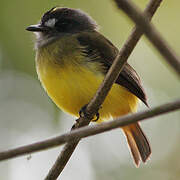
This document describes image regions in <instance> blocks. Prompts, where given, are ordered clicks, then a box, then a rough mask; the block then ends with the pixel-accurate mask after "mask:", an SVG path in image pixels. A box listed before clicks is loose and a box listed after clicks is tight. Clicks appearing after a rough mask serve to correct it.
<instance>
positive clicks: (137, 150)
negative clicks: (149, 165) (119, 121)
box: [123, 123, 151, 167]
mask: <svg viewBox="0 0 180 180" xmlns="http://www.w3.org/2000/svg"><path fill="white" fill-rule="evenodd" d="M123 131H124V133H125V135H126V137H127V142H128V145H129V147H130V150H131V153H132V156H133V159H134V162H135V164H136V166H137V167H138V166H139V164H140V160H142V161H143V162H146V160H147V159H148V158H149V156H150V154H151V148H150V145H149V142H148V140H147V138H146V136H145V134H144V133H143V131H142V129H141V127H140V125H139V124H138V123H135V124H132V125H128V126H125V127H123Z"/></svg>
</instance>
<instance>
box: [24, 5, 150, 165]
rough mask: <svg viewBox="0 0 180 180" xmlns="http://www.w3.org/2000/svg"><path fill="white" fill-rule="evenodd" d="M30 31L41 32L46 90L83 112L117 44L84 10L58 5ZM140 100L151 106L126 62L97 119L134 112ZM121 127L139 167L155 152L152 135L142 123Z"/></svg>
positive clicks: (39, 57) (70, 109)
mask: <svg viewBox="0 0 180 180" xmlns="http://www.w3.org/2000/svg"><path fill="white" fill-rule="evenodd" d="M26 30H28V31H31V32H34V33H35V35H36V39H35V51H36V57H35V62H36V70H37V74H38V78H39V80H40V82H41V84H42V86H43V87H44V89H45V91H46V92H47V94H48V95H49V97H50V98H51V99H52V101H53V102H54V103H55V104H56V105H57V106H58V107H59V108H60V109H61V110H62V111H64V112H66V113H69V114H71V115H73V116H75V117H79V115H80V112H81V111H82V110H83V109H84V107H86V105H87V104H88V103H89V101H90V100H91V99H92V97H93V96H94V95H95V93H96V91H97V89H98V87H99V86H100V84H101V82H102V81H103V79H104V77H105V75H106V73H107V72H108V70H109V68H110V67H111V65H112V63H113V61H114V59H115V58H116V56H117V55H118V53H119V50H118V48H117V47H115V46H114V45H113V44H112V43H111V41H109V40H108V39H107V38H106V37H105V36H103V35H102V34H101V33H100V32H99V29H98V25H97V23H96V22H95V20H93V19H92V17H90V16H89V15H88V14H87V13H85V12H84V11H82V10H80V9H73V8H68V7H53V8H51V9H50V10H48V11H47V12H45V13H44V15H43V16H42V18H41V20H40V22H39V23H38V24H36V25H30V26H28V27H27V28H26ZM140 101H142V102H143V103H144V104H145V105H146V106H148V103H147V96H146V93H145V91H144V88H143V86H142V83H141V80H140V77H139V76H138V74H137V72H136V71H135V70H134V69H133V68H132V67H131V66H130V65H129V64H128V63H126V64H125V66H124V67H123V69H122V71H121V73H120V74H119V76H118V78H117V80H116V81H115V83H114V84H113V86H112V88H111V90H110V92H109V93H108V95H107V97H106V99H105V101H104V102H103V104H102V107H101V108H100V109H99V112H98V113H99V118H97V119H96V122H97V123H101V122H104V121H108V120H112V119H114V118H117V117H120V116H123V115H127V114H131V113H134V112H136V111H137V108H138V104H139V103H140ZM122 130H123V132H124V134H125V137H126V139H127V144H128V145H129V149H130V152H131V155H132V157H133V159H134V163H135V165H136V166H137V167H138V166H139V164H140V162H141V161H142V162H144V163H145V162H146V161H147V160H148V159H149V157H150V155H151V147H150V144H149V142H148V139H147V137H146V136H145V134H144V132H143V131H142V129H141V127H140V124H139V123H138V122H137V123H133V124H130V125H127V126H124V127H122Z"/></svg>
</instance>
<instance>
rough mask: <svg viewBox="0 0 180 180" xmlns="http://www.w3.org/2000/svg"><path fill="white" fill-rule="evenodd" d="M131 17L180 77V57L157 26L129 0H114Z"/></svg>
mask: <svg viewBox="0 0 180 180" xmlns="http://www.w3.org/2000/svg"><path fill="white" fill-rule="evenodd" d="M114 1H115V2H116V4H117V6H118V7H119V9H122V10H123V11H124V12H125V13H126V14H127V16H128V17H129V18H131V19H132V20H133V21H134V22H135V23H136V24H137V25H138V27H139V28H140V29H141V30H142V31H143V32H144V34H145V35H146V36H147V38H148V39H149V40H150V41H151V43H152V44H153V45H154V46H155V47H156V49H158V51H159V52H160V54H161V55H162V56H163V57H164V60H166V62H167V63H168V64H169V65H170V66H171V67H172V68H173V69H174V70H175V72H176V73H177V74H178V77H180V58H179V57H178V56H177V55H176V54H175V52H173V50H172V49H171V48H170V46H169V45H168V44H167V42H166V41H165V40H164V39H163V38H162V37H161V35H160V34H159V32H158V31H157V30H156V28H155V27H154V26H153V25H152V24H151V23H149V19H148V18H147V17H146V16H143V13H141V11H140V10H138V8H137V7H136V6H135V5H134V3H133V2H132V1H129V0H114Z"/></svg>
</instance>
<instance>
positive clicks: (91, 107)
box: [45, 0, 162, 180]
mask: <svg viewBox="0 0 180 180" xmlns="http://www.w3.org/2000/svg"><path fill="white" fill-rule="evenodd" d="M161 1H162V0H150V3H149V5H148V6H147V8H146V10H145V13H148V15H149V19H150V17H152V16H153V14H154V13H155V11H156V9H157V8H158V6H159V5H160V3H161ZM141 35H142V33H141V32H140V31H139V30H138V29H137V28H135V30H134V31H133V33H132V35H131V36H132V37H130V38H129V39H128V41H127V42H126V43H125V45H124V46H123V48H122V50H121V51H120V53H119V55H118V56H117V57H116V59H115V60H114V63H113V64H112V66H111V68H110V69H109V71H108V73H107V75H106V76H105V79H104V81H103V83H102V84H101V86H100V87H99V89H98V91H97V92H96V95H95V96H94V97H93V99H92V100H91V101H90V103H89V104H88V106H87V108H86V112H87V114H88V116H86V117H83V118H79V119H78V122H79V123H78V124H76V125H75V127H76V128H79V127H82V126H85V125H88V124H89V123H90V121H91V119H92V118H93V117H94V115H95V114H96V112H97V111H98V109H99V107H100V106H101V104H102V103H103V101H104V99H105V97H106V96H107V94H108V92H109V90H110V89H111V87H112V85H113V83H114V82H115V81H116V79H117V77H118V75H119V74H120V72H121V70H122V69H123V66H124V64H125V63H126V62H127V59H128V57H129V55H130V53H131V52H132V50H133V49H134V47H135V45H136V43H137V42H138V40H139V38H140V37H141ZM79 140H80V139H77V140H74V141H73V142H69V143H67V144H66V145H65V147H64V149H63V151H62V152H61V153H60V155H59V156H58V158H57V160H56V162H55V164H54V165H53V167H52V168H51V170H50V171H49V173H48V175H47V176H46V178H45V180H54V179H57V177H58V176H59V174H60V173H61V172H62V170H63V169H64V167H65V165H66V164H67V162H68V160H69V158H70V157H71V155H72V153H73V152H74V149H75V148H76V146H77V144H78V143H79Z"/></svg>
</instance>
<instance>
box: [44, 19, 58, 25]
mask: <svg viewBox="0 0 180 180" xmlns="http://www.w3.org/2000/svg"><path fill="white" fill-rule="evenodd" d="M55 23H56V19H55V18H52V19H49V20H48V21H46V22H45V23H44V24H45V25H46V26H48V27H54V25H55Z"/></svg>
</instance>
